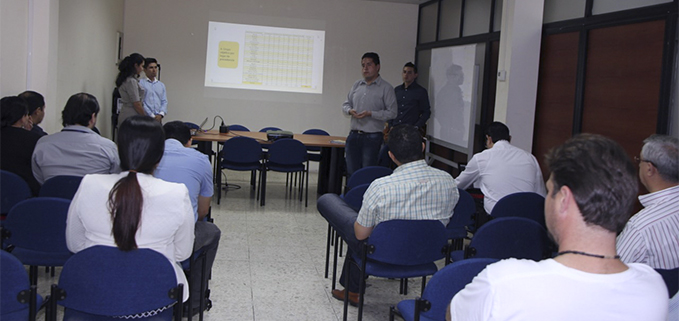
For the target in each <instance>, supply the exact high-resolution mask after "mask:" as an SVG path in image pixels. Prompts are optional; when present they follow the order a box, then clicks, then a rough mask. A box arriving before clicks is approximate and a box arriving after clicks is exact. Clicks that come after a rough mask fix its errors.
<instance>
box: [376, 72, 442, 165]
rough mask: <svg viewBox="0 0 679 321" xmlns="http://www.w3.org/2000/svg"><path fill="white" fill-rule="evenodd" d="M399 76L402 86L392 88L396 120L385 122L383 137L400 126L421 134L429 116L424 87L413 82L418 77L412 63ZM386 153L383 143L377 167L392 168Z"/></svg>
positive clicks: (429, 111) (386, 148) (385, 146)
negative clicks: (402, 125) (408, 127)
mask: <svg viewBox="0 0 679 321" xmlns="http://www.w3.org/2000/svg"><path fill="white" fill-rule="evenodd" d="M401 75H402V77H403V84H401V85H399V86H397V87H396V88H394V93H395V94H396V102H397V104H398V113H397V114H396V118H394V119H392V120H390V121H388V122H387V126H386V127H385V128H384V133H385V135H386V134H387V133H389V130H391V128H392V127H394V126H396V125H400V124H410V125H413V126H415V127H416V128H418V129H420V132H422V131H423V128H424V125H425V124H426V123H427V120H428V119H429V116H431V107H430V106H429V94H428V93H427V90H426V89H424V87H422V86H420V85H419V84H418V83H417V82H415V80H416V79H417V76H418V74H417V67H416V66H415V65H414V64H413V63H412V62H408V63H406V64H405V65H404V66H403V73H402V74H401ZM388 151H389V148H388V147H387V144H386V142H385V143H384V144H383V145H382V149H381V150H380V158H379V165H380V166H385V167H392V168H393V167H394V164H393V163H392V161H391V159H389V156H388V154H387V152H388Z"/></svg>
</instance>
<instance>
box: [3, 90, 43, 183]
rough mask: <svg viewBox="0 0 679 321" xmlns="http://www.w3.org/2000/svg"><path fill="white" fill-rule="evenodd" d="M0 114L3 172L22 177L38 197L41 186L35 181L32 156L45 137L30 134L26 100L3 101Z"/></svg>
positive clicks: (4, 99)
mask: <svg viewBox="0 0 679 321" xmlns="http://www.w3.org/2000/svg"><path fill="white" fill-rule="evenodd" d="M0 110H1V111H2V129H1V130H0V155H2V157H1V158H0V169H2V170H6V171H9V172H12V173H14V174H17V175H19V176H21V178H23V179H24V180H25V181H26V183H28V186H29V187H30V188H31V191H32V192H33V195H38V191H39V190H40V184H39V183H38V181H37V180H36V179H35V177H33V171H32V170H31V155H33V150H34V149H35V144H36V143H38V139H40V137H42V136H41V135H39V134H36V133H34V132H31V131H30V130H31V121H30V119H29V116H28V106H27V105H26V102H25V101H24V100H23V99H21V98H19V97H17V96H8V97H4V98H2V100H1V101H0Z"/></svg>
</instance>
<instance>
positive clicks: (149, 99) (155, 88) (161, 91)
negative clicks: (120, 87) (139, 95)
mask: <svg viewBox="0 0 679 321" xmlns="http://www.w3.org/2000/svg"><path fill="white" fill-rule="evenodd" d="M158 71H160V65H159V64H158V61H157V60H156V58H146V59H145V60H144V73H145V74H146V78H145V79H140V80H139V84H140V85H142V87H144V89H145V90H146V95H145V96H144V112H146V115H147V116H151V117H153V118H154V119H155V120H157V121H158V122H161V123H162V121H163V117H165V115H167V91H166V90H165V84H163V83H162V82H160V80H158V79H156V77H158Z"/></svg>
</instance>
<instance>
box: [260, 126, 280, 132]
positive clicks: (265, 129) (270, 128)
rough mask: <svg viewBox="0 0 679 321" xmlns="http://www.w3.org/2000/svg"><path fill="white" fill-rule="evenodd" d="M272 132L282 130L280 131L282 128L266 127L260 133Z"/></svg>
mask: <svg viewBox="0 0 679 321" xmlns="http://www.w3.org/2000/svg"><path fill="white" fill-rule="evenodd" d="M270 130H282V129H280V128H278V127H264V128H262V129H260V130H259V132H260V133H266V132H268V131H270Z"/></svg>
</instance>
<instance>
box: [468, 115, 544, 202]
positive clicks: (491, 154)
mask: <svg viewBox="0 0 679 321" xmlns="http://www.w3.org/2000/svg"><path fill="white" fill-rule="evenodd" d="M510 140H511V136H509V128H507V126H505V124H503V123H501V122H493V123H492V124H490V126H488V130H487V131H486V147H487V148H488V149H486V150H484V151H483V152H481V153H478V154H476V155H474V156H473V157H472V159H471V160H470V161H469V164H467V167H466V168H465V170H464V171H463V172H462V173H460V176H458V177H457V178H456V179H455V182H456V183H457V186H458V187H459V188H461V189H467V188H469V187H470V186H472V184H474V187H477V188H480V189H481V192H482V193H483V208H484V209H485V211H486V213H488V214H490V212H491V211H492V210H493V207H494V206H495V203H497V201H499V200H500V199H501V198H503V197H505V196H507V195H509V194H514V193H519V192H533V193H538V194H540V195H542V196H544V195H545V181H544V180H543V179H542V172H541V171H540V165H538V161H537V160H536V159H535V157H534V156H533V155H531V154H530V153H529V152H526V151H525V150H523V149H520V148H517V147H514V146H512V145H510V144H509V141H510Z"/></svg>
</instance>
